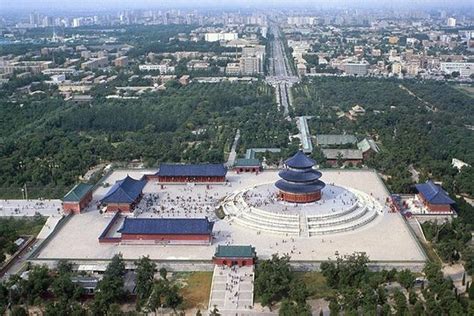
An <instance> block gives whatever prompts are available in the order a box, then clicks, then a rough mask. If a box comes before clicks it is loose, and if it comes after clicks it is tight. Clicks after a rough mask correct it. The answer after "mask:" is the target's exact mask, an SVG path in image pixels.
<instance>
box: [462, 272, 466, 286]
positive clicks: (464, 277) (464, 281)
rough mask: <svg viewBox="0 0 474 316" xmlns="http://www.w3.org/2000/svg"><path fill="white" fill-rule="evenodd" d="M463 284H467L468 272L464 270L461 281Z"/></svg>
mask: <svg viewBox="0 0 474 316" xmlns="http://www.w3.org/2000/svg"><path fill="white" fill-rule="evenodd" d="M461 284H462V285H465V284H466V272H464V273H463V274H462V281H461Z"/></svg>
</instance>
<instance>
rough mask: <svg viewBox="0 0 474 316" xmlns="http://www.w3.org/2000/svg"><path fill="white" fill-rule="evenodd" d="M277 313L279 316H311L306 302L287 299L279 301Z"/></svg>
mask: <svg viewBox="0 0 474 316" xmlns="http://www.w3.org/2000/svg"><path fill="white" fill-rule="evenodd" d="M278 315H281V316H294V315H298V316H311V309H310V308H309V306H308V305H307V304H306V303H303V304H298V303H296V302H291V301H290V300H288V299H284V300H283V301H282V303H281V307H280V310H279V312H278Z"/></svg>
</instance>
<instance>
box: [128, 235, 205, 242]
mask: <svg viewBox="0 0 474 316" xmlns="http://www.w3.org/2000/svg"><path fill="white" fill-rule="evenodd" d="M122 240H159V241H167V240H179V241H181V240H201V241H207V242H211V235H162V234H153V235H150V234H122Z"/></svg>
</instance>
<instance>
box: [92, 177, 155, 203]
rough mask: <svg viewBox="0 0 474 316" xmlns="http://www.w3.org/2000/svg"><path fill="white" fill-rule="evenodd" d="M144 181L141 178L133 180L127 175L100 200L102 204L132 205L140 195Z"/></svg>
mask: <svg viewBox="0 0 474 316" xmlns="http://www.w3.org/2000/svg"><path fill="white" fill-rule="evenodd" d="M145 184H146V181H145V180H144V179H143V178H142V179H140V180H135V179H133V178H131V177H129V176H128V175H127V176H126V177H125V178H124V179H122V180H119V181H117V182H115V184H114V185H113V186H112V187H111V188H110V190H109V191H108V192H107V194H106V195H105V196H104V197H103V198H102V200H101V202H102V203H105V204H107V203H132V202H134V201H135V200H136V199H137V198H138V196H140V194H141V193H142V190H143V188H144V187H145Z"/></svg>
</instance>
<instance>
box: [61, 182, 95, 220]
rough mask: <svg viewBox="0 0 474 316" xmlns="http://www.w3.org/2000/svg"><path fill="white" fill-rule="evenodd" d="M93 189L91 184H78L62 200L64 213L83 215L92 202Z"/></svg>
mask: <svg viewBox="0 0 474 316" xmlns="http://www.w3.org/2000/svg"><path fill="white" fill-rule="evenodd" d="M92 188H93V185H91V184H87V183H78V184H76V185H75V186H74V187H73V188H72V189H71V191H69V192H68V193H67V194H66V195H65V196H64V197H63V199H62V202H63V203H62V204H63V211H64V213H66V214H69V213H74V214H79V213H81V212H82V211H83V210H84V209H85V208H86V207H87V206H88V205H89V203H90V202H91V201H92Z"/></svg>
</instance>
